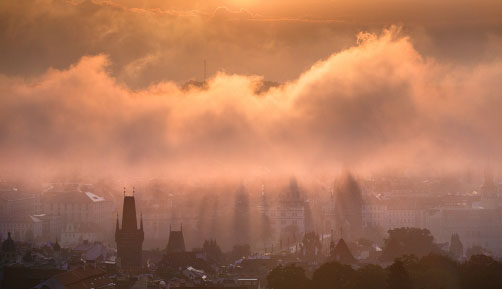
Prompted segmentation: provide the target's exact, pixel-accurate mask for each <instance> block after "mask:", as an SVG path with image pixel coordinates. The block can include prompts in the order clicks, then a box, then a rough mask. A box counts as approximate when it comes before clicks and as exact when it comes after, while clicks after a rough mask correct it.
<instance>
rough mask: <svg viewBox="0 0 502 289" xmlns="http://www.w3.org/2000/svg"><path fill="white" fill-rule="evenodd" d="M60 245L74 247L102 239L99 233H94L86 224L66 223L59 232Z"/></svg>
mask: <svg viewBox="0 0 502 289" xmlns="http://www.w3.org/2000/svg"><path fill="white" fill-rule="evenodd" d="M59 239H60V240H61V245H63V246H65V247H71V246H75V245H77V244H79V243H81V242H82V241H88V242H96V241H99V240H101V239H102V237H101V235H100V233H99V232H96V230H94V229H93V228H92V226H89V225H88V224H86V223H67V224H66V225H65V226H64V227H63V229H62V230H61V234H60V238H59Z"/></svg>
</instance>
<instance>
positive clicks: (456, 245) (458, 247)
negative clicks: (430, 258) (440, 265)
mask: <svg viewBox="0 0 502 289" xmlns="http://www.w3.org/2000/svg"><path fill="white" fill-rule="evenodd" d="M449 254H450V256H451V257H452V258H453V259H455V260H459V259H460V258H462V257H463V256H464V245H462V242H461V241H460V237H459V235H458V234H453V235H451V240H450V249H449Z"/></svg>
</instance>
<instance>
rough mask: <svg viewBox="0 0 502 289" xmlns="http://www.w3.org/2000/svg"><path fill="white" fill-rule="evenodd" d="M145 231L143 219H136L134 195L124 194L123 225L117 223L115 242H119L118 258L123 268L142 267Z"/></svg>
mask: <svg viewBox="0 0 502 289" xmlns="http://www.w3.org/2000/svg"><path fill="white" fill-rule="evenodd" d="M144 238H145V233H144V231H143V220H141V221H140V227H139V229H138V223H137V219H136V203H135V200H134V196H125V195H124V206H123V211H122V227H120V226H119V219H118V216H117V224H116V228H115V242H117V260H118V262H120V266H121V268H123V269H134V268H139V267H141V251H142V247H143V240H144Z"/></svg>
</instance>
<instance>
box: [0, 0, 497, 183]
mask: <svg viewBox="0 0 502 289" xmlns="http://www.w3.org/2000/svg"><path fill="white" fill-rule="evenodd" d="M501 19H502V2H500V1H488V0H481V1H466V0H460V1H451V0H445V1H432V0H424V1H415V0H403V1H397V0H385V1H376V0H356V1H348V0H341V1H301V0H292V1H279V0H269V1H261V0H228V1H213V0H206V1H191V0H183V1H181V0H179V1H178V0H177V1H160V0H152V1H133V0H122V1H119V0H114V1H56V0H38V1H24V0H20V1H10V0H7V1H2V2H0V174H2V175H6V176H8V175H17V176H28V177H33V176H46V175H50V174H57V173H74V172H75V173H77V174H86V175H113V174H118V175H128V176H146V175H147V176H151V175H155V176H164V175H168V176H176V177H181V178H192V177H201V176H208V175H209V176H212V177H219V176H235V177H242V176H262V175H270V174H275V173H286V174H303V173H309V174H315V173H325V172H333V171H337V170H340V169H342V168H344V169H347V168H348V169H350V170H354V171H358V172H368V173H370V172H376V171H383V170H398V171H403V170H417V171H430V170H434V171H461V170H464V169H468V168H472V167H475V168H479V167H483V166H486V165H487V164H490V165H491V166H494V167H497V163H499V162H500V160H501V159H502V152H501V147H502V134H501V133H500V124H501V123H502V116H501V114H500V112H499V111H500V108H501V107H502V95H501V93H502V84H501V82H500V79H502V78H501V77H502V20H501ZM204 61H206V63H207V75H206V78H207V84H206V85H205V86H204V87H202V88H201V87H188V88H187V87H186V86H184V84H185V83H187V82H189V81H202V80H203V79H204ZM270 83H272V84H273V85H271V86H270V85H268V84H270ZM269 86H270V88H269Z"/></svg>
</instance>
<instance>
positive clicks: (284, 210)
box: [263, 179, 306, 244]
mask: <svg viewBox="0 0 502 289" xmlns="http://www.w3.org/2000/svg"><path fill="white" fill-rule="evenodd" d="M263 214H265V215H266V216H267V218H268V220H269V222H270V229H271V235H272V240H273V241H274V242H275V243H278V242H281V241H282V242H287V241H288V239H289V241H290V242H288V243H293V242H295V241H299V240H300V239H301V237H302V236H303V234H304V233H305V220H306V210H305V201H304V199H303V198H302V196H301V193H300V190H299V188H298V185H297V183H296V180H295V179H292V180H291V182H290V185H289V187H288V188H287V190H286V192H284V194H283V195H282V196H281V198H280V199H279V200H278V202H276V203H275V204H271V205H269V206H268V207H266V208H265V207H264V208H263ZM286 244H287V243H286Z"/></svg>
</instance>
